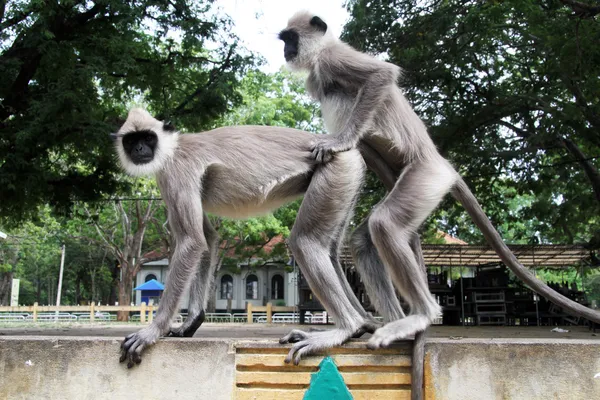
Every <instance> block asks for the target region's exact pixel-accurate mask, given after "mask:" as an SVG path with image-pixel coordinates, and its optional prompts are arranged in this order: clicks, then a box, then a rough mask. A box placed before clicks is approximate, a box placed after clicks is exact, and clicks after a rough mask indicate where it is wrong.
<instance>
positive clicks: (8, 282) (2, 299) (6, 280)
mask: <svg viewBox="0 0 600 400" xmlns="http://www.w3.org/2000/svg"><path fill="white" fill-rule="evenodd" d="M12 277H13V273H12V271H8V272H4V273H2V275H0V305H3V306H7V305H9V304H10V290H11V287H12Z"/></svg>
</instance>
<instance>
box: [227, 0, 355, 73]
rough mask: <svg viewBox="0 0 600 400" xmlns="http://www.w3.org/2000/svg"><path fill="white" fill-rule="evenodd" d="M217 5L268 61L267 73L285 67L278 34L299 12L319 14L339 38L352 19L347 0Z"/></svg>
mask: <svg viewBox="0 0 600 400" xmlns="http://www.w3.org/2000/svg"><path fill="white" fill-rule="evenodd" d="M215 4H216V5H217V6H219V7H220V8H221V9H222V10H223V11H224V12H225V13H227V14H228V15H229V16H230V17H231V18H232V19H233V21H234V25H235V26H234V32H235V33H236V34H237V36H239V38H240V39H241V40H242V42H243V44H244V45H245V46H246V48H248V49H249V50H250V51H252V52H254V53H258V54H261V55H262V56H263V57H264V58H265V59H266V60H267V65H266V66H264V67H263V70H264V71H265V72H274V71H277V70H278V69H279V68H280V67H281V66H282V65H284V64H285V60H284V59H283V42H281V41H279V40H278V39H277V33H279V31H280V30H281V29H283V28H284V27H285V26H286V24H287V20H288V19H289V18H290V17H291V16H292V15H293V14H294V13H295V12H296V11H298V10H301V9H306V10H309V11H311V12H313V13H315V14H317V15H319V17H321V18H322V19H323V20H324V21H325V22H326V23H327V25H328V26H329V28H330V29H331V30H332V31H333V33H334V34H335V35H336V36H339V35H340V34H341V32H342V28H343V26H344V24H345V23H346V21H347V19H348V17H349V15H348V12H347V11H346V10H345V9H344V7H343V0H303V1H300V2H299V1H289V0H279V1H278V0H217V1H216V2H215Z"/></svg>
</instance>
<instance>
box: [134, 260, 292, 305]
mask: <svg viewBox="0 0 600 400" xmlns="http://www.w3.org/2000/svg"><path fill="white" fill-rule="evenodd" d="M167 268H168V264H167V260H160V261H155V262H152V263H148V264H145V265H144V266H142V268H141V269H140V271H139V272H138V274H137V276H136V282H135V286H134V287H137V286H139V285H141V284H143V283H144V282H145V281H146V277H147V276H148V275H150V274H153V275H155V276H156V278H157V280H158V281H159V282H161V283H165V281H166V277H167ZM226 274H227V275H231V276H232V278H233V298H232V301H231V308H232V309H237V310H241V309H245V308H246V303H247V302H251V303H252V304H253V305H256V306H262V305H263V304H264V302H269V301H270V302H272V303H273V304H275V303H278V302H279V301H281V300H273V299H271V298H270V297H271V279H272V278H273V276H275V275H281V276H282V277H283V284H284V299H283V301H285V305H286V306H295V305H296V304H297V302H298V290H297V284H296V281H297V279H296V278H297V274H296V273H295V272H291V273H290V272H286V271H285V269H284V268H283V267H281V266H277V265H268V266H262V267H259V268H257V269H256V270H250V269H249V268H248V267H246V266H242V267H241V268H240V269H239V272H238V273H237V274H234V273H232V272H228V271H226V270H221V271H220V272H219V274H218V275H217V277H216V282H215V283H216V285H215V292H214V293H212V294H211V295H212V296H215V298H216V302H215V305H216V308H217V309H220V310H225V309H227V300H226V299H221V298H220V294H221V293H220V291H221V277H222V276H223V275H226ZM250 274H254V275H256V276H257V277H258V298H257V299H255V300H252V299H246V277H247V276H248V275H250ZM141 297H142V295H141V291H139V290H136V291H135V297H134V299H135V304H136V305H139V304H140V303H141ZM263 300H264V302H263ZM188 302H189V288H186V290H185V291H184V293H183V295H182V297H181V301H180V303H179V307H180V308H183V309H187V308H188Z"/></svg>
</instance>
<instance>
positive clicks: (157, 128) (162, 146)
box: [111, 108, 179, 176]
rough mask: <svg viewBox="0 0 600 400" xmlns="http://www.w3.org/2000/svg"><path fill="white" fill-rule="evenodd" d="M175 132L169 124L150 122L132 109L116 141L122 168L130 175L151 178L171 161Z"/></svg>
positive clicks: (145, 112) (140, 111)
mask: <svg viewBox="0 0 600 400" xmlns="http://www.w3.org/2000/svg"><path fill="white" fill-rule="evenodd" d="M178 135H179V134H178V132H177V131H176V130H175V128H174V127H173V126H172V125H171V124H169V123H163V122H161V121H159V120H157V119H155V118H153V117H152V116H151V115H150V114H149V113H148V112H147V111H146V110H144V109H141V108H133V109H131V110H130V111H129V115H128V116H127V120H126V121H125V123H124V124H123V126H121V128H120V129H119V131H118V132H117V133H114V134H111V137H112V138H113V139H114V140H115V146H116V148H117V154H118V155H119V161H120V162H121V167H122V168H123V169H124V170H125V172H127V173H128V174H130V175H134V176H143V175H151V174H155V173H157V172H158V171H160V170H161V169H162V168H163V167H164V165H165V163H166V162H167V161H168V160H169V159H170V158H171V157H173V153H174V152H175V148H176V147H177V138H178Z"/></svg>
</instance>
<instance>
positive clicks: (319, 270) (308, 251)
mask: <svg viewBox="0 0 600 400" xmlns="http://www.w3.org/2000/svg"><path fill="white" fill-rule="evenodd" d="M363 172H364V166H363V162H362V159H360V156H359V154H358V152H355V151H349V152H345V153H340V154H337V155H336V157H335V159H334V160H333V161H332V162H330V163H328V164H327V165H323V166H319V167H318V168H317V170H316V171H315V174H314V176H313V178H312V180H311V183H310V185H309V187H308V191H307V192H306V195H305V196H304V201H303V202H302V205H301V206H300V210H299V211H298V216H297V218H296V223H295V224H294V227H293V228H292V233H291V235H290V240H289V243H290V248H291V250H292V252H293V254H294V256H295V257H296V259H297V260H298V263H299V265H300V268H301V269H302V273H303V275H304V276H305V278H306V280H307V281H308V284H309V285H310V288H311V290H312V291H313V293H314V294H315V295H316V296H317V298H318V299H319V301H320V302H321V304H323V306H324V307H325V309H326V310H327V312H328V313H329V314H330V315H331V316H332V317H333V318H334V319H335V321H336V324H337V325H338V327H337V328H336V329H333V330H329V331H324V332H311V333H307V334H306V335H307V337H306V338H305V339H303V340H301V341H300V342H298V343H296V344H294V345H293V346H292V349H291V350H290V352H289V354H288V356H287V357H286V359H285V361H286V362H290V361H291V360H292V359H293V360H294V363H295V364H298V363H299V362H300V359H301V357H302V356H303V355H307V354H311V353H314V352H315V351H318V350H323V349H327V348H331V347H334V346H337V345H341V344H343V343H344V342H346V341H347V340H348V339H350V338H351V337H352V335H353V334H354V333H355V332H356V331H357V330H358V329H359V328H360V327H361V326H362V325H363V324H364V323H365V318H364V317H363V315H361V313H360V312H358V311H357V310H356V308H355V307H354V306H353V301H351V300H349V298H348V294H347V293H346V291H345V290H344V285H343V283H342V282H341V280H340V278H339V276H338V274H337V272H336V269H335V267H334V266H333V263H332V260H331V254H330V251H331V246H332V241H333V240H335V238H336V235H337V234H338V233H339V232H340V227H341V226H343V224H344V222H345V221H346V218H347V215H348V214H349V213H350V212H351V211H352V207H353V202H354V198H355V194H356V193H357V192H358V191H359V190H360V187H361V182H362V177H363ZM344 279H345V277H344ZM350 295H351V296H354V293H352V292H351V291H350ZM354 297H355V296H354ZM356 301H358V300H356ZM293 334H294V332H292V333H291V334H290V335H287V336H286V337H284V338H282V339H281V340H280V343H287V342H288V341H289V340H288V337H291V336H293Z"/></svg>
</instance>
